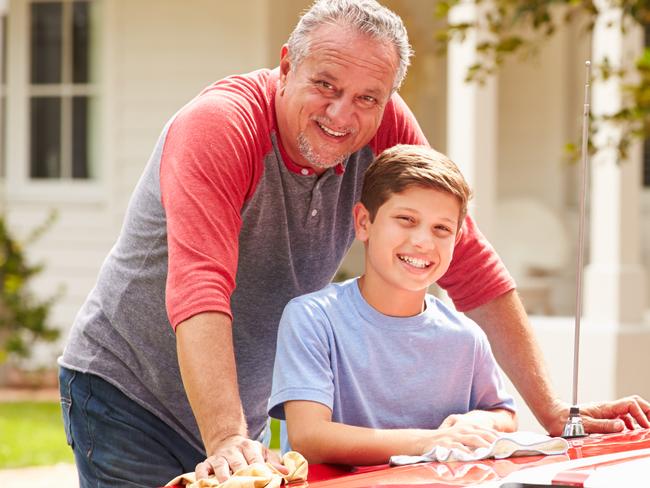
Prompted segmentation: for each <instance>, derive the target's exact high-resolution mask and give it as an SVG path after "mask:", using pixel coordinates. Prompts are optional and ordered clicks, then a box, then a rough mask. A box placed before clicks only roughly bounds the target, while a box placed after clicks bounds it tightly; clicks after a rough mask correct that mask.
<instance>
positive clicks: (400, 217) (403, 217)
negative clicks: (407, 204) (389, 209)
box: [397, 215, 415, 224]
mask: <svg viewBox="0 0 650 488" xmlns="http://www.w3.org/2000/svg"><path fill="white" fill-rule="evenodd" d="M397 220H401V221H403V222H404V223H409V224H412V223H414V222H415V219H414V218H413V217H411V216H409V215H398V216H397Z"/></svg>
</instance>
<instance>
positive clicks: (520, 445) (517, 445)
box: [390, 431, 569, 466]
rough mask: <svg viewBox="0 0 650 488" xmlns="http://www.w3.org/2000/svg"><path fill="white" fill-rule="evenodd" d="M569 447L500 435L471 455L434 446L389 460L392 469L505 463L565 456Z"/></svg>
mask: <svg viewBox="0 0 650 488" xmlns="http://www.w3.org/2000/svg"><path fill="white" fill-rule="evenodd" d="M568 448H569V443H568V442H567V441H566V440H565V439H562V438H561V437H549V436H547V435H543V434H537V433H535V432H525V431H520V432H512V433H507V434H501V436H500V437H499V438H498V439H497V440H495V441H494V442H493V443H492V445H491V446H489V447H479V448H477V449H475V450H473V451H469V452H466V451H461V450H460V449H457V448H452V449H448V448H446V447H442V446H435V447H434V448H433V449H431V450H430V451H429V452H426V453H424V454H423V455H422V456H391V458H390V464H391V466H402V465H405V464H415V463H426V462H430V461H438V462H442V463H447V462H452V461H478V460H479V459H487V458H495V459H505V458H508V457H511V456H535V455H538V454H546V455H551V454H564V453H565V452H566V451H567V449H568Z"/></svg>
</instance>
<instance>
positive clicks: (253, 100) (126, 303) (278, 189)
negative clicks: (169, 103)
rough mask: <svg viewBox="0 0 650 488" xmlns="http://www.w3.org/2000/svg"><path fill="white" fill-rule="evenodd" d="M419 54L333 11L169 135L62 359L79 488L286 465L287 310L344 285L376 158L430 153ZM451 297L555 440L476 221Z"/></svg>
mask: <svg viewBox="0 0 650 488" xmlns="http://www.w3.org/2000/svg"><path fill="white" fill-rule="evenodd" d="M410 54H411V51H410V47H409V44H408V39H407V35H406V31H405V29H404V26H403V24H402V22H401V20H400V19H399V17H397V16H396V15H395V14H394V13H392V12H390V11H389V10H387V9H385V8H383V7H382V6H380V5H379V4H377V3H376V2H375V1H374V0H357V1H353V0H322V1H319V2H316V3H315V4H314V5H313V6H312V8H311V9H310V10H309V11H308V12H307V13H306V14H305V15H304V16H303V17H302V18H301V20H300V22H299V23H298V25H297V27H296V29H295V30H294V32H293V33H292V35H291V37H290V39H289V41H288V43H287V45H285V46H284V47H283V48H282V53H281V60H280V66H279V68H277V69H275V70H260V71H256V72H253V73H249V74H245V75H240V76H232V77H229V78H226V79H224V80H221V81H218V82H216V83H215V84H214V85H212V86H210V87H208V88H207V89H205V90H204V91H203V92H202V93H201V94H200V95H199V96H197V97H196V98H195V99H194V100H192V101H191V102H190V103H189V104H188V105H186V106H185V107H184V108H183V109H182V110H181V111H180V112H179V113H178V114H177V115H176V116H175V117H174V118H173V119H172V120H171V121H170V122H169V123H168V124H167V125H166V127H165V129H164V131H163V134H162V136H161V138H160V140H159V142H158V145H157V146H156V148H155V150H154V153H153V155H152V157H151V159H150V161H149V163H148V165H147V167H146V168H145V171H144V174H143V176H142V178H141V180H140V182H139V184H138V186H137V188H136V190H135V192H134V195H133V198H132V200H131V202H130V205H129V208H128V211H127V214H126V217H125V223H124V227H123V229H122V233H121V234H120V237H119V240H118V242H117V244H116V245H115V247H114V248H113V249H112V251H111V253H110V254H109V256H108V258H107V259H106V261H105V263H104V265H103V267H102V269H101V272H100V275H99V278H98V283H97V286H96V287H95V289H93V291H92V292H91V294H90V295H89V297H88V299H87V301H86V303H85V304H84V306H83V308H82V309H81V311H80V312H79V315H78V316H77V319H76V320H75V323H74V327H73V329H72V333H71V337H70V340H69V343H68V345H67V347H66V350H65V352H64V354H63V356H62V357H61V359H60V365H61V392H62V405H63V411H64V418H65V424H66V430H67V433H68V439H69V441H70V443H71V445H72V446H73V449H74V452H75V456H76V462H77V467H78V470H79V475H80V480H81V486H82V487H85V486H113V485H114V486H154V485H157V484H161V483H162V482H164V481H165V480H168V479H170V478H172V477H173V476H175V475H176V474H178V473H180V472H183V471H189V470H193V469H195V468H196V470H197V474H198V475H199V476H206V475H208V474H210V473H215V474H217V476H218V477H219V478H220V479H224V478H225V477H227V476H228V474H229V473H230V472H231V471H234V470H236V469H238V468H239V467H241V466H242V465H245V464H247V463H251V462H255V461H262V460H266V459H272V458H273V456H272V455H271V454H270V453H269V452H268V450H267V449H266V448H265V447H264V446H263V444H262V443H260V442H258V441H260V440H262V437H263V434H264V433H265V432H266V428H265V427H266V420H267V417H266V402H267V399H268V396H269V393H270V388H271V373H272V371H271V369H272V365H273V359H274V358H273V351H274V349H275V340H276V332H277V325H278V321H279V318H280V314H281V312H282V309H283V307H284V305H285V304H286V303H287V301H288V300H290V299H291V298H292V297H294V296H297V295H300V294H304V293H307V292H310V291H313V290H316V289H319V288H321V287H323V286H324V285H326V284H327V283H328V282H329V280H330V279H331V278H332V276H333V275H334V273H335V271H336V269H337V267H338V266H339V264H340V262H341V260H342V259H343V257H344V255H345V253H346V251H347V250H348V248H349V247H350V245H351V243H352V240H353V222H352V219H351V215H352V212H351V210H352V206H353V205H354V203H355V202H356V201H357V200H358V198H359V195H360V191H361V182H362V176H363V173H364V171H365V169H366V167H367V166H368V164H369V163H370V162H371V160H372V159H373V156H374V155H375V154H377V153H379V152H381V151H382V150H383V149H385V148H387V147H390V146H393V145H395V144H397V143H408V144H426V140H425V137H424V135H423V134H422V131H421V130H420V128H419V126H418V124H417V122H416V121H415V119H414V117H413V115H412V114H411V112H410V111H409V109H408V108H407V106H406V105H405V104H404V102H403V101H402V100H401V99H400V97H399V96H398V95H397V94H396V91H397V89H398V87H399V86H400V83H401V82H402V80H403V78H404V75H405V73H406V69H407V66H408V64H409V57H410ZM440 284H441V285H442V286H443V287H445V288H446V289H447V291H448V292H449V295H450V296H451V297H452V298H453V300H454V302H455V304H456V306H457V308H458V309H460V310H464V311H466V312H467V313H468V315H470V316H471V317H472V318H474V319H475V320H476V321H477V322H478V323H479V324H480V325H481V327H483V328H484V329H485V331H486V332H487V334H488V336H489V338H490V340H491V342H492V345H493V348H494V350H495V353H496V356H497V358H498V359H499V360H500V361H501V364H502V366H503V367H504V369H505V371H506V372H507V373H508V374H509V375H510V377H511V378H512V379H513V381H514V383H515V384H516V385H517V387H518V388H519V389H520V391H521V393H522V394H523V396H524V398H526V401H527V402H528V403H529V405H530V406H531V408H532V409H533V411H534V412H535V413H536V415H537V416H538V418H539V419H540V420H541V421H542V423H543V425H545V427H546V428H547V429H549V431H551V432H553V433H557V432H558V431H559V430H560V429H561V425H562V423H563V420H564V419H565V418H566V417H567V411H568V409H567V405H566V404H564V403H562V402H560V401H559V400H557V399H556V397H555V395H554V394H553V391H552V390H551V387H550V385H549V382H548V380H547V376H546V373H545V372H544V367H543V361H542V359H541V355H540V352H539V349H538V347H537V345H536V343H535V339H534V337H533V335H532V333H531V330H530V327H529V325H528V323H527V319H526V315H525V313H524V311H523V309H522V306H521V304H520V301H519V299H518V298H517V295H516V292H515V291H514V283H513V281H512V279H511V278H510V276H509V274H508V273H507V271H506V270H505V268H504V266H503V264H502V263H501V261H500V260H499V258H498V256H497V255H496V254H495V253H494V251H493V249H492V248H491V247H490V245H489V244H488V243H487V242H486V241H485V239H484V238H483V237H482V235H481V234H480V232H479V231H478V229H477V228H476V226H475V225H474V223H473V222H472V220H471V219H469V218H468V219H467V220H466V221H465V224H464V226H463V231H462V238H461V240H460V241H459V243H458V245H457V247H456V252H455V254H454V260H453V262H452V265H451V267H450V270H449V272H448V273H447V275H446V276H445V277H444V279H442V280H441V281H440ZM648 410H650V405H648V404H647V403H646V402H645V401H643V400H642V399H639V398H631V399H624V400H621V401H619V402H613V403H604V404H599V405H595V406H592V407H591V408H588V409H585V410H584V413H585V414H587V419H586V420H587V428H589V429H592V430H605V431H607V430H621V429H623V428H624V426H623V424H622V422H620V421H610V420H607V421H605V422H602V421H599V420H598V419H597V418H596V417H598V418H603V419H609V418H617V417H618V416H625V415H627V414H631V415H632V416H633V417H634V418H635V419H636V421H637V422H639V423H640V424H641V425H644V426H648V425H649V424H648V419H647V411H648ZM644 411H645V413H644ZM590 416H591V417H594V418H593V419H592V418H591V417H590ZM453 421H454V422H458V421H463V419H462V417H461V418H458V417H455V418H454V419H453ZM467 421H471V419H467ZM616 422H619V424H617V423H616ZM197 463H198V465H197Z"/></svg>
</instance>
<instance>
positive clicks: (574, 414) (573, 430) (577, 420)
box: [562, 406, 587, 439]
mask: <svg viewBox="0 0 650 488" xmlns="http://www.w3.org/2000/svg"><path fill="white" fill-rule="evenodd" d="M586 435H587V434H585V426H584V425H582V417H581V416H580V409H579V408H578V407H575V406H574V407H571V410H569V418H568V419H567V421H566V424H564V430H563V431H562V437H564V438H565V439H571V438H574V437H585V436H586Z"/></svg>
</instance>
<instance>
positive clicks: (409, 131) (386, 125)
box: [370, 93, 429, 155]
mask: <svg viewBox="0 0 650 488" xmlns="http://www.w3.org/2000/svg"><path fill="white" fill-rule="evenodd" d="M397 144H414V145H418V146H428V145H429V143H428V142H427V138H426V137H425V136H424V132H422V129H421V128H420V125H419V124H418V121H417V120H416V119H415V116H414V115H413V112H411V109H410V108H409V107H408V105H406V102H404V100H402V97H400V96H399V95H398V94H397V93H395V94H393V96H392V97H391V99H390V101H389V102H388V104H386V109H385V110H384V117H383V118H382V121H381V124H380V125H379V129H377V134H376V135H375V137H374V138H373V139H372V141H370V147H371V148H372V151H373V154H375V155H378V154H379V153H381V152H382V151H383V150H384V149H387V148H389V147H393V146H395V145H397Z"/></svg>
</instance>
